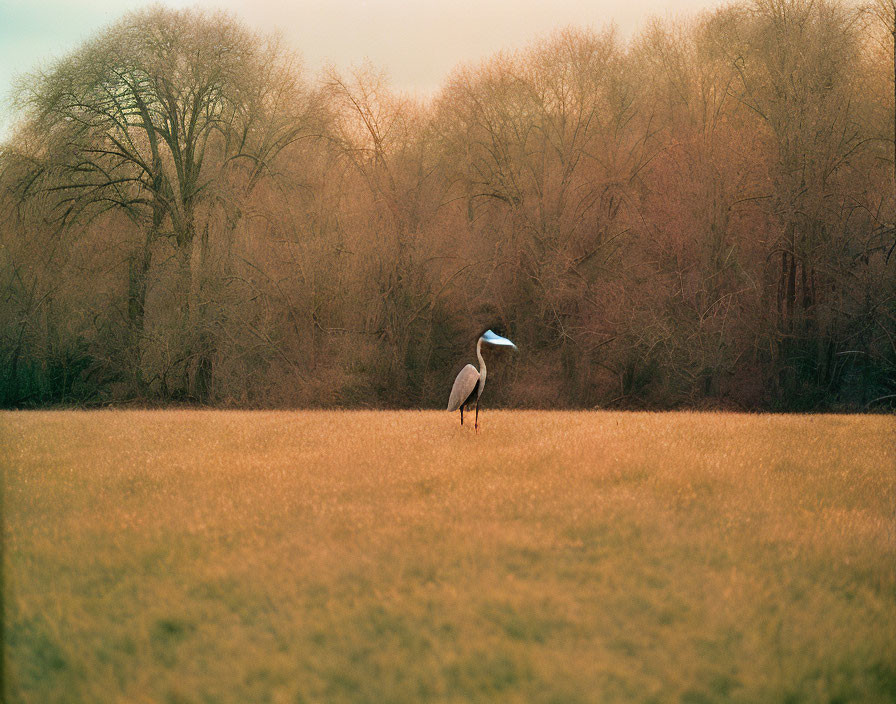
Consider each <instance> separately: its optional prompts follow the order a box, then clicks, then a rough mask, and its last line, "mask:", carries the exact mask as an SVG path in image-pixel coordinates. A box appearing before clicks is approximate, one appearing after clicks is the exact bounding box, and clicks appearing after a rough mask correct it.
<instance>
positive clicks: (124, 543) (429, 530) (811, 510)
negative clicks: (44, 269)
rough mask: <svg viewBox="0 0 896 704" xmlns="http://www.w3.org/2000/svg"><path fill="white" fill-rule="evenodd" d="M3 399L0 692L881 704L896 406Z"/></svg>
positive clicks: (118, 698)
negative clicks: (588, 407)
mask: <svg viewBox="0 0 896 704" xmlns="http://www.w3.org/2000/svg"><path fill="white" fill-rule="evenodd" d="M481 417H482V420H483V421H484V427H483V428H482V431H481V432H480V433H478V434H477V433H474V432H473V429H472V427H464V428H461V427H459V425H458V418H457V414H455V415H454V416H449V415H448V414H447V413H444V412H435V411H423V412H407V411H405V412H378V411H362V412H348V411H346V412H323V411H321V412H229V411H187V410H177V411H94V412H68V411H60V412H16V413H5V414H2V415H0V463H2V465H0V466H2V468H3V530H4V534H3V570H4V572H3V580H4V581H3V608H4V633H3V640H4V658H5V672H4V676H5V677H4V678H5V681H4V689H5V694H6V701H8V702H40V703H52V702H66V703H77V702H90V703H100V702H133V703H135V704H138V703H145V704H150V703H168V704H187V703H191V704H192V703H200V702H203V703H204V702H222V703H229V702H233V703H237V702H240V703H242V702H273V703H280V702H283V703H287V702H288V703H298V702H418V701H440V702H441V701H446V702H466V701H505V702H546V703H547V702H555V703H559V702H573V703H574V702H617V701H618V702H628V701H633V702H676V701H677V702H690V703H698V702H722V701H734V702H771V701H776V702H803V701H805V702H822V701H824V702H850V701H862V702H887V701H890V702H891V701H896V421H894V417H893V416H832V415H813V416H790V415H788V416H774V415H739V414H715V413H669V414H653V413H615V412H536V411H492V410H486V411H484V413H483V415H482V416H481Z"/></svg>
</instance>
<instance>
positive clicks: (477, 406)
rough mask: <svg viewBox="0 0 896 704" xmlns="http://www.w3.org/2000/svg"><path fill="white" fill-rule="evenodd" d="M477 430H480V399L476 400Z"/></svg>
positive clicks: (475, 424) (474, 425) (475, 425)
mask: <svg viewBox="0 0 896 704" xmlns="http://www.w3.org/2000/svg"><path fill="white" fill-rule="evenodd" d="M473 427H474V428H475V429H476V430H479V399H478V398H477V399H476V422H475V423H474V424H473Z"/></svg>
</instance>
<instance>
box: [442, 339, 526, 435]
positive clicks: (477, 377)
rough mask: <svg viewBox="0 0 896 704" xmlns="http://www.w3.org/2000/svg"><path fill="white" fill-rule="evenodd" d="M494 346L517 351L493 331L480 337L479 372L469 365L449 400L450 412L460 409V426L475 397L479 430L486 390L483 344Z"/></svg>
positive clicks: (460, 376) (477, 352) (511, 344)
mask: <svg viewBox="0 0 896 704" xmlns="http://www.w3.org/2000/svg"><path fill="white" fill-rule="evenodd" d="M483 343H485V344H486V345H492V346H493V347H511V348H513V349H516V345H515V344H513V343H512V342H511V341H510V340H508V339H507V338H506V337H501V336H500V335H497V334H495V333H494V332H492V331H491V330H486V331H485V332H484V333H482V335H480V336H479V341H478V342H477V343H476V356H477V357H478V358H479V371H476V367H474V366H473V365H472V364H468V365H467V366H465V367H464V368H463V369H461V370H460V373H459V374H458V375H457V378H456V379H455V380H454V386H452V387H451V396H450V397H449V398H448V410H449V411H451V412H454V411H456V410H457V409H458V408H459V409H460V424H461V425H463V424H464V408H465V407H466V406H467V404H469V403H472V402H473V396H475V397H476V420H475V422H474V424H473V427H474V428H475V429H476V430H479V397H480V396H482V390H483V389H484V388H485V376H486V368H485V360H484V359H483V358H482V344H483Z"/></svg>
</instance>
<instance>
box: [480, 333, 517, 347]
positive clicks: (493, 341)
mask: <svg viewBox="0 0 896 704" xmlns="http://www.w3.org/2000/svg"><path fill="white" fill-rule="evenodd" d="M482 341H483V342H485V343H488V344H489V345H494V346H495V347H512V348H513V349H516V345H515V344H513V343H512V342H511V341H510V340H508V339H507V338H506V337H501V336H500V335H496V334H495V333H493V332H492V331H491V330H486V332H485V334H484V335H483V336H482Z"/></svg>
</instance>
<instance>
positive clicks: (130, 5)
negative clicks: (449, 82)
mask: <svg viewBox="0 0 896 704" xmlns="http://www.w3.org/2000/svg"><path fill="white" fill-rule="evenodd" d="M148 4H151V3H150V2H148V1H147V0H0V137H3V136H5V135H6V134H7V133H8V130H9V126H10V122H11V120H12V115H13V111H12V108H11V106H10V100H9V98H10V95H11V91H12V87H13V85H14V81H15V79H16V76H21V75H24V74H27V73H29V72H32V71H34V70H36V69H40V68H42V67H47V66H50V65H52V62H53V60H54V59H58V58H61V57H63V56H65V55H66V54H67V53H69V52H71V51H73V50H74V49H76V48H77V47H78V45H79V44H81V42H83V41H85V40H86V39H88V38H89V37H91V36H93V35H94V34H96V33H97V32H99V31H101V30H102V28H103V27H105V26H106V25H108V24H110V23H112V22H114V21H115V20H116V19H117V18H118V17H120V16H121V15H123V14H125V13H126V12H128V11H131V10H136V9H139V8H141V7H143V6H145V5H148ZM155 4H160V5H166V6H170V7H175V8H182V7H193V6H198V7H202V8H208V9H223V10H226V11H229V12H231V13H232V14H233V15H235V16H236V17H238V18H239V19H241V20H243V21H244V22H245V23H246V24H247V25H249V26H250V27H251V28H253V29H255V30H259V31H262V32H266V33H272V32H273V33H280V34H281V35H282V37H283V38H284V39H285V40H286V42H287V43H288V44H290V45H291V46H292V47H293V48H295V49H297V50H298V51H299V53H300V54H301V55H302V56H303V57H304V59H305V63H306V66H307V67H308V68H309V69H310V70H312V71H316V70H318V69H320V68H321V67H322V66H325V65H328V64H332V65H335V66H336V67H349V66H352V65H356V64H359V63H362V62H364V61H370V62H371V63H372V64H373V65H374V66H376V67H377V68H380V69H382V70H385V72H386V73H387V75H388V76H389V77H390V79H391V82H392V85H393V86H395V87H396V88H398V89H400V90H405V91H409V92H415V93H418V94H420V95H428V94H432V93H434V92H435V91H436V90H437V89H438V87H439V86H440V85H441V84H442V82H443V80H444V79H445V77H446V76H447V75H448V74H449V73H450V71H451V70H452V69H453V68H454V67H456V66H457V65H458V64H461V63H475V62H477V61H479V60H481V59H484V58H486V57H488V56H490V55H492V54H494V53H496V52H498V51H500V50H502V49H514V48H521V47H524V46H526V45H527V44H528V43H529V42H531V41H532V40H533V39H536V38H537V37H539V36H543V35H545V34H548V33H550V32H551V31H552V30H554V29H558V28H562V27H566V26H569V25H576V26H580V27H592V28H594V29H601V28H603V27H605V26H607V25H609V24H615V25H616V27H617V28H618V29H619V31H620V33H621V34H622V36H631V34H633V33H634V32H636V31H638V29H639V28H641V27H642V26H644V24H645V23H646V22H647V21H648V20H649V19H650V18H651V17H662V18H674V17H679V16H687V15H691V14H694V13H696V12H698V11H699V10H701V9H703V8H706V7H712V6H716V5H719V4H720V0H544V1H536V0H414V1H408V0H405V1H402V0H161V1H158V0H157V2H156V3H155Z"/></svg>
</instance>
